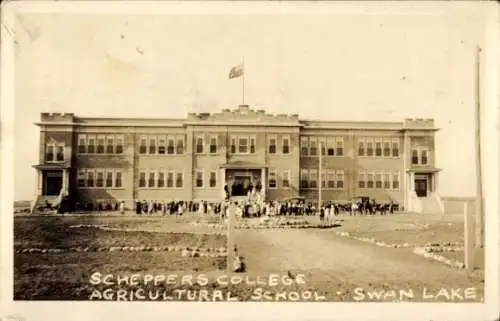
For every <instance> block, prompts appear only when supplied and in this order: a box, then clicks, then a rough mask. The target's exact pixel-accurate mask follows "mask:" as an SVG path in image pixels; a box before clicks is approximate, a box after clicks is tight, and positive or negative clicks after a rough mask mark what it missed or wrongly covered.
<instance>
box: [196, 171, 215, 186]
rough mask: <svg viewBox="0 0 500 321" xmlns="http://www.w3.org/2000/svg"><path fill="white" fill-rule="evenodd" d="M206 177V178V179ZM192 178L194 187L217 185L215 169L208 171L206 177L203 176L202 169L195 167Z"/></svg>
mask: <svg viewBox="0 0 500 321" xmlns="http://www.w3.org/2000/svg"><path fill="white" fill-rule="evenodd" d="M206 178H208V181H207V180H206ZM194 179H195V182H194V187H196V188H204V187H210V188H214V187H217V171H215V170H213V171H209V172H208V177H205V171H204V170H203V169H197V170H195V174H194Z"/></svg>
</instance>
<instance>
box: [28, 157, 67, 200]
mask: <svg viewBox="0 0 500 321" xmlns="http://www.w3.org/2000/svg"><path fill="white" fill-rule="evenodd" d="M34 168H35V169H36V170H37V194H38V195H40V196H58V195H60V194H61V193H63V194H65V195H68V191H69V168H70V167H69V165H65V164H43V165H35V166H34Z"/></svg>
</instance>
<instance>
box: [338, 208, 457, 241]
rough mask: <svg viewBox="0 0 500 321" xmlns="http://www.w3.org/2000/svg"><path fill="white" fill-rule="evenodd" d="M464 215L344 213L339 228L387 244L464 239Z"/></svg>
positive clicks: (353, 234)
mask: <svg viewBox="0 0 500 321" xmlns="http://www.w3.org/2000/svg"><path fill="white" fill-rule="evenodd" d="M460 218H461V217H457V216H439V215H425V214H424V215H421V214H397V215H395V216H344V217H341V218H340V219H341V220H342V227H341V228H340V229H339V230H340V231H345V232H349V234H350V235H352V236H359V237H368V238H374V239H376V240H377V241H381V242H385V243H389V244H392V243H398V244H403V243H408V244H414V245H424V244H426V243H447V242H452V243H460V244H463V242H464V238H463V235H464V226H463V221H462V220H460Z"/></svg>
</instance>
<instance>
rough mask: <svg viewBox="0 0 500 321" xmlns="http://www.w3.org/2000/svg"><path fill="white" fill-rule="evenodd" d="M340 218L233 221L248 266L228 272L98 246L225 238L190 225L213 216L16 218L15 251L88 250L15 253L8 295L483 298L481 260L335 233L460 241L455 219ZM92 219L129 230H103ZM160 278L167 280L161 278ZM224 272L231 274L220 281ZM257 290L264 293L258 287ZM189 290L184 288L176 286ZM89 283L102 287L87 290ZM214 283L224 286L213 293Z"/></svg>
mask: <svg viewBox="0 0 500 321" xmlns="http://www.w3.org/2000/svg"><path fill="white" fill-rule="evenodd" d="M338 219H339V220H340V221H341V227H338V228H334V229H322V230H318V229H306V230H301V229H295V230H251V229H250V230H236V235H235V237H236V244H237V246H238V249H239V252H240V253H241V254H242V255H243V256H244V260H245V262H246V264H247V266H248V270H247V272H246V273H242V274H227V273H226V270H225V267H226V259H225V257H185V256H183V255H181V252H180V251H158V252H157V251H140V252H109V251H107V252H103V251H98V250H99V248H109V247H137V246H148V247H165V246H169V247H178V248H180V249H182V248H185V247H189V248H200V249H203V248H206V249H214V248H221V247H225V246H226V237H225V234H224V233H225V231H224V229H223V228H218V229H214V228H209V227H207V225H206V224H192V222H194V221H198V222H210V223H216V222H217V221H218V220H217V219H214V218H204V217H196V216H185V217H183V218H182V219H178V218H175V217H171V216H167V217H146V216H141V217H135V216H114V217H99V216H65V217H54V216H51V217H29V216H26V217H16V218H15V220H14V236H15V239H14V250H16V251H19V250H21V249H26V248H58V249H63V250H64V249H70V248H72V247H82V248H88V251H86V252H78V253H75V252H63V253H38V252H36V253H15V257H14V264H15V270H14V297H15V299H16V300H88V299H89V298H92V299H108V300H109V299H110V300H115V299H116V298H117V297H119V296H120V295H119V291H126V292H127V296H126V298H125V294H124V293H125V292H123V293H122V294H123V295H124V296H122V299H127V300H129V299H133V298H132V296H134V295H136V294H137V293H136V292H134V291H137V290H141V291H143V292H141V293H142V294H144V291H145V292H147V293H149V295H150V296H149V299H150V300H177V299H178V300H183V301H185V300H189V301H193V300H194V301H197V300H201V301H212V300H216V301H226V300H227V299H228V298H227V297H224V296H225V295H226V294H227V295H228V296H229V297H237V298H238V300H257V301H276V300H278V301H296V300H300V301H314V300H318V298H319V300H326V301H353V300H356V298H357V299H358V301H399V298H397V297H393V296H392V294H391V295H388V296H386V294H387V293H391V291H390V290H391V289H402V288H407V289H408V288H410V289H414V292H415V293H416V294H415V297H414V298H405V300H409V301H412V300H413V301H422V300H423V298H422V297H421V293H422V289H424V288H425V289H427V290H429V291H434V292H437V291H439V289H441V288H452V287H461V288H467V287H474V288H477V297H476V298H475V300H472V301H478V300H479V301H480V300H481V298H482V287H483V283H484V278H483V275H482V273H481V272H482V270H481V269H479V270H478V271H475V272H473V273H468V272H466V271H458V270H455V269H452V268H450V267H447V266H444V265H443V264H441V263H438V262H431V261H429V260H426V259H424V258H421V257H418V256H416V255H414V254H412V252H411V249H389V248H379V247H376V246H374V245H372V244H364V243H363V242H359V241H356V240H351V239H347V238H343V237H339V236H337V235H336V233H335V232H336V231H348V232H349V233H351V234H352V235H359V236H369V237H374V238H375V239H377V240H381V241H385V242H398V243H405V242H407V243H412V244H413V243H415V244H421V243H428V242H441V241H443V242H444V241H447V242H448V241H456V242H460V241H462V242H463V239H462V236H461V234H462V232H461V231H462V230H463V229H462V230H461V229H460V224H461V223H460V220H459V219H456V218H453V217H448V218H439V217H437V218H436V217H432V216H429V217H424V216H415V215H397V216H394V217H387V216H386V217H379V216H375V217H349V216H344V217H339V218H338ZM308 220H309V221H311V223H317V222H316V221H319V220H318V219H317V218H316V217H310V218H308ZM81 225H84V226H81ZM86 225H92V226H94V227H92V226H91V227H89V226H86ZM95 226H105V227H111V228H117V229H132V230H112V231H110V230H103V229H100V228H96V227H95ZM461 254H463V252H457V253H443V255H448V256H456V257H457V258H459V257H460V255H461ZM482 259H483V258H482V257H481V260H482ZM483 266H484V265H483ZM480 268H481V266H480ZM95 273H101V276H105V275H108V276H110V275H113V277H112V278H111V277H110V280H111V281H113V282H114V284H109V285H106V284H104V282H102V279H101V282H98V283H99V284H96V283H94V284H92V282H91V280H95V279H94V277H95V275H96V274H95ZM134 274H137V275H139V277H138V282H136V283H133V282H131V280H130V279H127V278H129V277H130V276H131V275H134ZM145 275H148V276H149V275H152V276H156V277H158V278H159V279H158V280H156V279H155V282H156V281H158V283H156V284H155V283H154V282H153V281H152V280H151V279H144V276H145ZM288 275H290V276H292V278H290V277H289V276H288ZM119 277H121V278H122V281H123V282H122V283H121V284H117V283H119V282H117V280H118V278H119ZM162 277H166V278H167V279H168V280H169V281H168V282H163V281H164V280H163V279H161V278H162ZM231 278H233V279H232V282H227V281H228V279H231ZM270 280H274V281H270ZM170 281H171V282H170ZM273 282H274V283H273ZM356 288H362V289H363V291H365V292H363V293H365V294H360V293H358V292H356V291H357V290H355V289H356ZM259 289H260V290H262V291H268V292H266V293H264V292H259V291H260V290H259ZM105 290H110V292H109V293H111V294H110V295H114V297H111V296H109V297H106V298H103V297H102V296H104V294H103V293H105ZM186 290H189V291H187V292H183V291H186ZM358 290H359V289H358ZM96 291H99V293H100V295H101V296H94V293H95V292H96ZM155 291H156V292H155ZM203 291H208V292H210V291H211V292H210V293H211V294H212V296H210V295H208V297H207V296H206V295H205V294H204V293H203ZM217 291H221V292H220V293H217V295H216V294H214V293H215V292H217ZM372 291H375V292H376V291H379V292H377V293H378V294H377V295H378V296H377V295H374V296H373V297H372V295H371V294H370V296H369V297H368V295H367V294H366V292H368V293H372ZM380 291H382V292H380ZM229 292H230V293H229ZM381 293H382V294H381ZM264 294H265V295H264ZM129 295H130V296H129ZM151 295H152V297H151ZM380 295H382V297H383V298H380ZM134 298H135V300H141V299H143V298H142V297H140V296H137V297H134ZM441 299H443V298H441ZM429 300H430V301H433V302H434V301H436V300H437V299H436V298H431V299H428V300H427V301H429ZM443 300H444V301H449V300H447V299H443ZM423 301H425V300H423ZM438 301H439V300H438ZM452 301H455V300H452ZM458 301H460V300H458Z"/></svg>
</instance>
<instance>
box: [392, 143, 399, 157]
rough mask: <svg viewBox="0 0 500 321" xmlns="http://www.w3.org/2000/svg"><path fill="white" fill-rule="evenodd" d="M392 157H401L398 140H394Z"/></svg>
mask: <svg viewBox="0 0 500 321" xmlns="http://www.w3.org/2000/svg"><path fill="white" fill-rule="evenodd" d="M392 157H399V143H398V141H393V142H392Z"/></svg>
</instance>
